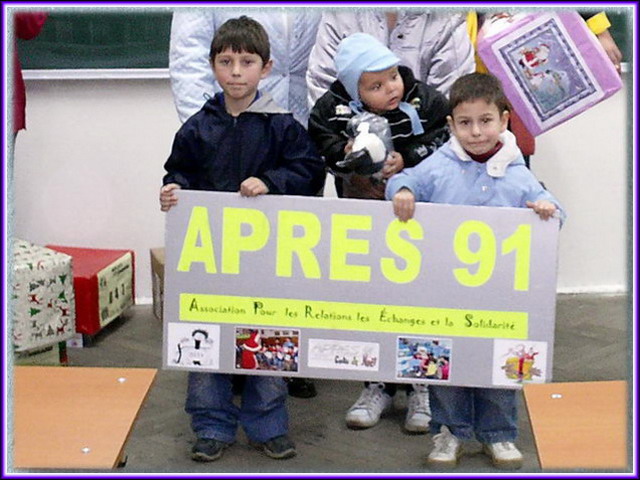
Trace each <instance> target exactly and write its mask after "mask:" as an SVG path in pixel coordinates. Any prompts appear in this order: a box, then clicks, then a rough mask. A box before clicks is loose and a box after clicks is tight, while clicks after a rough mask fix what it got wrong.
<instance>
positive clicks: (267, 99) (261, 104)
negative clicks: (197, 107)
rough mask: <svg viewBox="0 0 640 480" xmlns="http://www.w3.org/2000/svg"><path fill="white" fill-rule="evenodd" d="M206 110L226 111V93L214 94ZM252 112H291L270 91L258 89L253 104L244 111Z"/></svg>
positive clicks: (206, 105)
mask: <svg viewBox="0 0 640 480" xmlns="http://www.w3.org/2000/svg"><path fill="white" fill-rule="evenodd" d="M204 108H205V109H206V110H208V111H211V112H218V113H220V112H224V113H226V112H227V111H226V109H225V105H224V93H223V92H218V93H216V94H215V95H214V97H213V98H212V99H210V100H209V101H208V102H207V103H205V107H204ZM245 112H251V113H289V111H288V110H285V109H284V108H282V107H280V106H279V105H278V104H277V103H276V102H275V100H274V99H273V97H272V96H271V95H270V94H268V93H266V92H265V93H262V92H260V91H258V93H257V95H256V98H254V99H253V102H251V105H249V107H248V108H247V109H246V110H245V111H244V112H242V113H245Z"/></svg>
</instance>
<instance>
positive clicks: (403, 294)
mask: <svg viewBox="0 0 640 480" xmlns="http://www.w3.org/2000/svg"><path fill="white" fill-rule="evenodd" d="M179 196H180V199H179V202H178V206H177V207H174V208H172V209H171V211H169V212H168V214H167V224H166V267H165V268H166V270H165V282H166V283H165V297H164V298H165V300H164V301H165V305H164V352H163V359H164V360H163V363H164V366H165V368H172V369H184V370H191V371H211V372H219V373H241V374H251V375H281V376H287V377H294V376H301V377H307V378H308V377H316V378H334V379H351V380H379V381H388V382H407V383H415V382H420V383H423V382H426V383H437V384H448V385H466V386H485V387H501V388H505V387H506V388H510V387H511V388H519V387H520V386H521V385H522V384H523V383H526V382H546V381H549V380H550V379H551V371H552V357H553V339H554V323H555V295H556V270H557V241H558V220H556V219H551V220H549V221H542V220H540V218H539V217H538V216H537V215H536V214H535V213H534V212H533V211H532V210H530V209H518V208H495V207H472V206H451V205H435V204H424V203H419V204H417V205H416V213H415V217H414V219H413V220H411V221H409V222H407V223H401V222H399V221H398V220H397V219H396V218H395V217H394V215H393V210H392V206H391V203H390V202H384V201H376V200H346V199H329V198H317V197H294V196H276V195H273V196H271V195H268V196H264V197H257V198H243V197H241V196H240V195H239V194H236V193H216V192H194V191H180V192H179Z"/></svg>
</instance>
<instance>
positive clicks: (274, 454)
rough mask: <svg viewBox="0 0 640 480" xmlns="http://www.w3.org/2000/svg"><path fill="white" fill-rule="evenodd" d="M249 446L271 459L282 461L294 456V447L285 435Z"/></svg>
mask: <svg viewBox="0 0 640 480" xmlns="http://www.w3.org/2000/svg"><path fill="white" fill-rule="evenodd" d="M251 445H253V446H254V447H255V448H257V449H258V450H261V451H262V452H263V453H264V454H265V455H266V456H268V457H271V458H276V459H284V458H291V457H295V455H296V446H295V445H294V443H293V442H292V441H291V439H290V438H289V437H288V436H287V435H280V436H279V437H274V438H272V439H271V440H267V441H266V442H264V443H256V442H252V443H251Z"/></svg>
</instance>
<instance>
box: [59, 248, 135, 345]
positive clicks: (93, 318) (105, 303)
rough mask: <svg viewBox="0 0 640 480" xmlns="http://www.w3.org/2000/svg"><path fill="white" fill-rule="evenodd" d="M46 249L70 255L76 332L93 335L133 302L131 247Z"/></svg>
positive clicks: (132, 254) (133, 277)
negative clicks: (118, 248)
mask: <svg viewBox="0 0 640 480" xmlns="http://www.w3.org/2000/svg"><path fill="white" fill-rule="evenodd" d="M47 248H50V249H52V250H56V251H58V252H62V253H66V254H67V255H70V256H71V257H73V263H72V268H73V287H74V290H75V297H76V332H78V333H83V334H86V335H94V334H95V333H97V332H98V331H100V330H101V329H102V328H103V327H105V326H106V325H107V324H109V323H110V322H111V321H112V320H114V319H115V318H117V317H118V316H120V315H121V314H122V313H123V312H124V311H125V310H126V309H127V308H129V307H130V306H131V305H133V304H134V303H135V254H134V252H133V250H105V249H96V248H77V247H64V246H59V245H47Z"/></svg>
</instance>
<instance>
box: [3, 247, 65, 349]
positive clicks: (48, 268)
mask: <svg viewBox="0 0 640 480" xmlns="http://www.w3.org/2000/svg"><path fill="white" fill-rule="evenodd" d="M71 261H72V259H71V257H70V256H69V255H64V254H62V253H58V252H55V251H53V250H50V249H48V248H44V247H41V246H37V245H33V244H31V243H29V242H25V241H23V240H16V241H15V242H14V244H13V279H12V291H11V308H12V311H13V345H14V349H15V351H16V352H26V351H27V350H33V349H36V348H40V347H43V346H48V345H54V344H56V343H59V342H61V341H65V340H67V339H68V338H71V337H72V336H73V335H74V334H75V319H76V312H75V303H74V290H73V281H72V280H73V275H72V265H71Z"/></svg>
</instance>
